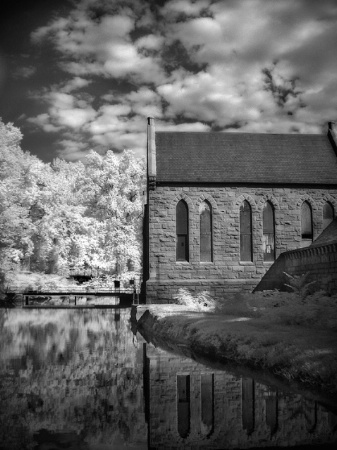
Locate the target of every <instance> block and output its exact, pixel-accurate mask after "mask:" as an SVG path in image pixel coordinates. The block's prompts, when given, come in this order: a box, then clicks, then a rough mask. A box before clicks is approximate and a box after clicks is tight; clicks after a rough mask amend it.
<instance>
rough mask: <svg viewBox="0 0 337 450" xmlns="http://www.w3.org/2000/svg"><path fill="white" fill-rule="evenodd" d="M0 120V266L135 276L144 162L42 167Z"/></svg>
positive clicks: (112, 157)
mask: <svg viewBox="0 0 337 450" xmlns="http://www.w3.org/2000/svg"><path fill="white" fill-rule="evenodd" d="M21 138H22V135H21V133H20V130H19V129H18V128H16V127H14V126H13V125H12V124H7V125H4V124H3V123H2V122H0V164H1V167H0V213H1V219H0V268H1V269H2V271H3V272H5V273H9V271H10V270H13V269H15V268H16V269H20V268H21V269H22V268H24V267H25V266H26V267H29V268H30V270H33V271H36V272H45V273H58V274H62V275H64V274H67V273H68V272H69V268H70V267H74V266H75V267H78V268H81V267H84V266H86V267H88V266H89V267H92V268H94V269H100V270H101V271H104V272H108V273H113V272H116V271H117V272H118V273H119V274H123V273H126V272H127V271H128V270H134V271H136V272H139V271H140V268H141V249H142V246H141V241H142V239H141V238H142V212H143V203H142V196H143V191H144V189H145V187H144V180H145V166H144V161H140V160H137V159H136V158H135V157H134V155H133V153H132V152H130V151H124V152H123V153H122V154H120V155H116V154H115V153H113V152H112V151H108V152H107V153H106V155H104V156H102V155H99V154H98V153H96V152H94V151H92V152H90V153H89V155H88V156H87V157H86V159H85V160H84V162H80V161H78V162H66V161H64V160H61V159H56V160H54V162H53V163H52V164H45V163H43V162H42V161H40V160H39V159H38V158H37V157H35V156H32V155H30V154H29V153H27V152H24V151H23V150H22V149H21V148H20V141H21Z"/></svg>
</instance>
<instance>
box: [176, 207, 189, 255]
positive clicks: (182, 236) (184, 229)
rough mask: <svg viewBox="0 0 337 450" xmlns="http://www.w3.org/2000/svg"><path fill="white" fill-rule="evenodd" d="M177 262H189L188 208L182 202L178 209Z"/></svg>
mask: <svg viewBox="0 0 337 450" xmlns="http://www.w3.org/2000/svg"><path fill="white" fill-rule="evenodd" d="M176 233H177V238H176V260H177V261H188V260H189V258H188V207H187V204H186V203H185V202H184V200H180V202H179V203H178V204H177V208H176Z"/></svg>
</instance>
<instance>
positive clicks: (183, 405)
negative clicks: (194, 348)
mask: <svg viewBox="0 0 337 450" xmlns="http://www.w3.org/2000/svg"><path fill="white" fill-rule="evenodd" d="M177 410H178V433H179V435H180V436H181V437H182V438H186V437H187V436H188V434H189V432H190V376H189V375H177Z"/></svg>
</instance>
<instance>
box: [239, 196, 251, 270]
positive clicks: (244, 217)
mask: <svg viewBox="0 0 337 450" xmlns="http://www.w3.org/2000/svg"><path fill="white" fill-rule="evenodd" d="M252 256H253V252H252V210H251V207H250V204H249V203H248V202H247V200H245V201H244V202H243V203H242V205H241V206H240V261H252V260H253V258H252Z"/></svg>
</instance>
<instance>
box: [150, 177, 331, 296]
mask: <svg viewBox="0 0 337 450" xmlns="http://www.w3.org/2000/svg"><path fill="white" fill-rule="evenodd" d="M181 199H183V200H185V202H186V203H187V205H188V208H189V246H190V247H189V248H190V252H189V253H190V258H189V262H176V205H177V203H178V202H179V201H180V200H181ZM204 200H207V201H208V202H209V203H210V204H211V205H212V211H213V262H212V263H202V262H200V256H199V252H200V249H199V241H200V222H199V220H200V218H199V206H200V204H201V202H203V201H204ZM244 200H247V201H248V202H249V203H250V205H251V208H252V216H253V221H252V227H253V262H240V214H239V211H240V205H241V204H242V202H243V201H244ZM148 201H149V280H148V281H147V282H146V301H147V303H165V302H171V301H173V298H174V296H175V295H176V294H177V292H178V290H179V288H180V287H183V288H187V289H190V290H191V291H192V292H200V291H204V290H206V291H208V292H209V293H210V294H211V295H212V296H214V297H215V298H218V299H219V298H220V299H221V298H222V297H223V295H224V294H225V293H227V292H235V291H239V290H248V291H252V290H253V289H254V288H255V287H256V286H257V284H258V283H259V282H260V280H261V278H262V277H263V275H264V274H265V273H266V271H267V270H268V269H269V268H270V266H271V263H266V262H264V260H263V250H262V237H263V208H264V206H265V204H266V202H267V201H270V202H271V203H272V205H273V206H274V210H275V235H276V242H275V246H276V257H278V256H279V255H280V254H281V253H283V252H285V251H289V250H294V249H296V248H299V247H300V244H301V220H300V219H301V205H302V203H303V202H304V201H308V202H309V203H310V205H311V207H312V213H313V237H314V239H316V238H317V237H318V236H319V234H320V233H321V232H322V228H323V205H324V203H325V202H326V201H329V202H330V203H331V204H332V205H333V206H334V208H335V211H337V189H328V190H327V189H318V188H315V189H304V188H303V189H299V188H280V187H268V188H266V187H197V186H194V187H172V186H157V187H156V189H155V190H154V191H150V192H149V198H148Z"/></svg>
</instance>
